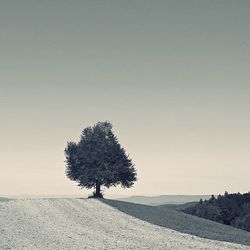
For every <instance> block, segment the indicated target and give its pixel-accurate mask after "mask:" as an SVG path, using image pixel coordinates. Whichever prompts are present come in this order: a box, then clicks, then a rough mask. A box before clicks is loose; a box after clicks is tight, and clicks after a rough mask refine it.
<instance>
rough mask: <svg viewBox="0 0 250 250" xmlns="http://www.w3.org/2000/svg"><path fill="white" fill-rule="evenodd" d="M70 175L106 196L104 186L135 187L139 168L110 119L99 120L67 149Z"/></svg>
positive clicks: (67, 173) (98, 195)
mask: <svg viewBox="0 0 250 250" xmlns="http://www.w3.org/2000/svg"><path fill="white" fill-rule="evenodd" d="M65 155H66V175H67V177H68V178H69V179H70V180H72V181H76V182H77V183H78V186H80V187H81V188H87V189H90V188H95V191H94V193H93V197H99V198H102V197H103V195H102V193H101V186H105V187H107V188H109V187H111V186H117V185H121V186H122V187H124V188H129V187H131V186H133V184H134V182H135V181H136V180H137V178H136V170H135V168H134V165H133V163H132V160H131V159H130V158H129V155H127V154H126V152H125V150H124V149H123V148H122V147H121V145H120V144H119V142H118V139H117V137H116V136H115V135H114V134H113V131H112V124H111V123H110V122H98V123H97V124H95V125H94V126H92V127H87V128H85V129H84V130H83V131H82V134H81V137H80V141H79V142H77V143H76V142H68V143H67V147H66V149H65Z"/></svg>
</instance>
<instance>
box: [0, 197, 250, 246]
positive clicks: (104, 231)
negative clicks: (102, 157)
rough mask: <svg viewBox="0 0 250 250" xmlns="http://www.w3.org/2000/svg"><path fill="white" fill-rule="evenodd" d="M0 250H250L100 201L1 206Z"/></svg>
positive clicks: (38, 201) (45, 201) (14, 202)
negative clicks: (138, 216) (147, 219)
mask: <svg viewBox="0 0 250 250" xmlns="http://www.w3.org/2000/svg"><path fill="white" fill-rule="evenodd" d="M0 249H1V250H2V249H32V250H35V249H60V250H61V249H203V250H204V249H211V250H216V249H224V250H230V249H234V250H235V249H250V247H248V246H243V245H237V244H231V243H225V242H219V241H212V240H207V239H202V238H199V237H195V236H191V235H187V234H182V233H179V232H176V231H173V230H171V229H168V228H163V227H159V226H156V225H152V224H150V223H147V222H144V221H141V220H139V219H136V218H133V217H132V216H129V215H127V214H124V213H122V212H120V211H118V210H117V209H114V208H112V207H110V206H108V205H106V204H104V203H102V202H100V201H98V200H85V199H24V200H12V201H9V202H1V203H0Z"/></svg>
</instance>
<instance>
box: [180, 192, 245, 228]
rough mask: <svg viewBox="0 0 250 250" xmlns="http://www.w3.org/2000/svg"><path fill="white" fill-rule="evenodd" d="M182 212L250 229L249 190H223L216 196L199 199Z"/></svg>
mask: <svg viewBox="0 0 250 250" xmlns="http://www.w3.org/2000/svg"><path fill="white" fill-rule="evenodd" d="M184 212H186V213H188V214H192V215H196V216H199V217H202V218H205V219H209V220H213V221H217V222H219V223H223V224H226V225H230V226H233V227H237V228H240V229H244V230H247V231H250V192H248V193H244V194H240V193H234V194H229V193H228V192H225V194H224V195H219V196H218V197H217V198H215V196H214V195H212V197H211V198H210V199H209V200H205V201H202V200H201V201H200V202H199V203H197V204H196V205H194V206H192V207H188V208H186V209H185V210H184Z"/></svg>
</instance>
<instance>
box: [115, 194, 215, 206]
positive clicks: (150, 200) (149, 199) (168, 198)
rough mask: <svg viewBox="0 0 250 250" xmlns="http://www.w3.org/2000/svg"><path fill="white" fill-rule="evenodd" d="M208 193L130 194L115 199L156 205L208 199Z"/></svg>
mask: <svg viewBox="0 0 250 250" xmlns="http://www.w3.org/2000/svg"><path fill="white" fill-rule="evenodd" d="M210 197H211V196H210V195H159V196H140V195H139V196H130V197H124V198H118V199H116V200H119V201H126V202H132V203H136V204H144V205H152V206H158V205H163V204H184V203H187V202H196V201H197V202H198V201H199V200H200V199H209V198H210Z"/></svg>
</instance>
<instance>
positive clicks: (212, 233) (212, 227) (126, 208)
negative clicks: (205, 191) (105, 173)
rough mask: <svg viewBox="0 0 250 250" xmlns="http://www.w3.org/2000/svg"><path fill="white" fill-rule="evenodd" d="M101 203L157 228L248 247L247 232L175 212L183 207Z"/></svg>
mask: <svg viewBox="0 0 250 250" xmlns="http://www.w3.org/2000/svg"><path fill="white" fill-rule="evenodd" d="M103 202H105V203H106V204H109V205H111V206H113V207H115V208H117V209H118V210H120V211H122V212H124V213H127V214H129V215H131V216H133V217H136V218H138V219H141V220H143V221H147V222H149V223H152V224H155V225H158V226H162V227H166V228H170V229H173V230H177V231H179V232H182V233H188V234H192V235H196V236H199V237H203V238H207V239H212V240H220V241H227V242H234V243H239V244H245V245H249V246H250V233H249V232H246V231H243V230H240V229H237V228H233V227H230V226H226V225H222V224H219V223H217V222H214V221H210V220H205V219H202V218H199V217H196V216H192V215H189V214H185V213H183V212H181V211H177V210H178V209H182V208H183V205H179V206H180V208H179V206H177V205H175V206H172V205H161V206H147V205H141V204H134V203H129V202H123V201H116V200H107V199H106V200H103ZM187 205H188V204H187ZM187 205H186V206H187ZM249 249H250V248H249Z"/></svg>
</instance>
